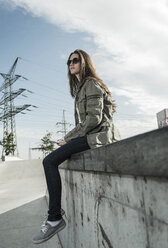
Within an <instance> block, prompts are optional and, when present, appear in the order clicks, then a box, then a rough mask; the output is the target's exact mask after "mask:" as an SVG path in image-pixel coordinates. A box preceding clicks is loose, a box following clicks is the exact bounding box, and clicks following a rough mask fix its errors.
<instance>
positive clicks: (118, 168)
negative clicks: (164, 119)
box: [0, 128, 168, 248]
mask: <svg viewBox="0 0 168 248" xmlns="http://www.w3.org/2000/svg"><path fill="white" fill-rule="evenodd" d="M167 140H168V128H164V129H160V130H155V131H152V132H149V133H145V134H142V135H138V136H135V137H132V138H129V139H125V140H122V141H120V142H117V143H114V144H110V145H107V146H104V147H101V148H97V149H93V150H88V151H85V152H82V153H79V154H76V155H73V156H72V157H71V159H70V160H68V161H66V162H64V163H63V164H62V165H61V166H60V172H61V177H62V208H63V209H65V212H66V215H65V220H66V222H67V226H66V228H65V229H64V230H62V231H61V232H59V234H58V235H56V236H54V237H53V238H52V239H51V240H49V241H47V242H45V243H44V244H41V245H38V247H47V248H48V247H50V248H55V247H58V248H59V247H61V248H80V247H83V248H90V247H92V248H167V247H168V211H167V209H168V191H167V188H168V166H167V164H168V163H167V162H168V156H167V151H168V142H167ZM14 163H16V164H14ZM36 165H37V167H36ZM45 191H46V182H45V179H44V172H43V169H42V165H41V161H40V160H39V161H38V162H37V161H33V160H30V161H25V162H23V161H18V162H10V164H9V165H7V166H6V167H3V165H2V167H1V164H0V197H1V204H0V210H1V214H0V248H8V247H9V248H27V247H28V248H31V247H35V246H37V245H33V244H32V237H33V236H34V234H35V233H36V232H37V231H38V230H39V227H40V224H41V222H42V220H43V216H44V214H46V212H47V209H48V207H47V205H46V198H44V197H43V196H44V195H45ZM25 203H26V204H25ZM4 204H5V207H3V205H4ZM23 204H24V205H23ZM10 209H11V211H9V210H10ZM1 240H2V241H1Z"/></svg>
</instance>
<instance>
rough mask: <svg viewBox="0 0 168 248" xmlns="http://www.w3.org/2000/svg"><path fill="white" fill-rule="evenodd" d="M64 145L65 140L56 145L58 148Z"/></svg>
mask: <svg viewBox="0 0 168 248" xmlns="http://www.w3.org/2000/svg"><path fill="white" fill-rule="evenodd" d="M65 144H66V141H65V140H61V141H60V142H59V143H58V145H59V146H63V145H65Z"/></svg>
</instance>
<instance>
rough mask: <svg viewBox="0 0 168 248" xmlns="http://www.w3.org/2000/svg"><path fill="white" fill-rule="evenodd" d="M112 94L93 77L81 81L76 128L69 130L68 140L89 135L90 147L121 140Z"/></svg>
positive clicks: (66, 136) (76, 100) (78, 93)
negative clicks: (115, 124) (114, 120)
mask: <svg viewBox="0 0 168 248" xmlns="http://www.w3.org/2000/svg"><path fill="white" fill-rule="evenodd" d="M110 100H111V99H110V96H109V95H108V94H107V93H106V91H105V90H104V88H102V87H101V86H100V84H99V83H98V82H96V81H95V80H93V79H86V80H85V81H84V82H83V83H79V85H78V89H77V93H76V97H75V104H74V106H75V124H76V125H75V128H73V129H72V130H71V131H70V132H68V133H67V134H66V135H65V137H64V140H65V141H66V142H68V141H70V140H72V139H75V138H78V137H82V136H87V141H88V144H89V146H90V148H95V147H99V146H102V145H106V144H110V143H112V142H114V141H117V140H120V134H119V132H118V130H117V128H116V127H115V126H114V123H113V110H112V103H111V101H110Z"/></svg>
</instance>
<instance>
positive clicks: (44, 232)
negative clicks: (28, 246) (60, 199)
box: [33, 218, 66, 244]
mask: <svg viewBox="0 0 168 248" xmlns="http://www.w3.org/2000/svg"><path fill="white" fill-rule="evenodd" d="M65 226H66V223H65V220H64V219H63V218H62V219H61V220H60V222H59V223H58V225H56V226H54V227H52V226H51V225H50V224H49V223H47V221H45V222H44V223H43V224H42V226H41V230H40V232H39V233H38V234H37V235H36V236H35V237H34V238H33V243H34V244H40V243H42V242H44V241H46V240H48V239H50V238H51V237H52V236H54V235H55V234H56V233H57V232H59V231H61V230H62V229H64V228H65Z"/></svg>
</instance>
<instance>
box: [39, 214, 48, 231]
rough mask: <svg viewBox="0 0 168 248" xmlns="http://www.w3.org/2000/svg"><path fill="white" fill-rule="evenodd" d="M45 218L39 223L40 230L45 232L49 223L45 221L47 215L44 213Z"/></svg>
mask: <svg viewBox="0 0 168 248" xmlns="http://www.w3.org/2000/svg"><path fill="white" fill-rule="evenodd" d="M44 218H45V220H44V221H43V223H42V225H41V231H42V232H43V233H46V232H47V231H48V228H49V225H48V223H47V215H45V217H44Z"/></svg>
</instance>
